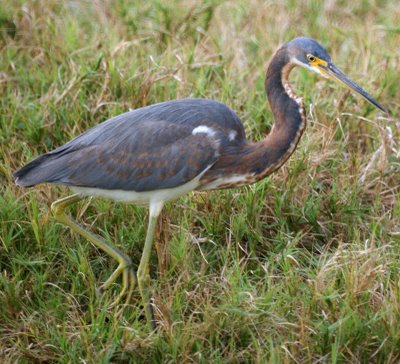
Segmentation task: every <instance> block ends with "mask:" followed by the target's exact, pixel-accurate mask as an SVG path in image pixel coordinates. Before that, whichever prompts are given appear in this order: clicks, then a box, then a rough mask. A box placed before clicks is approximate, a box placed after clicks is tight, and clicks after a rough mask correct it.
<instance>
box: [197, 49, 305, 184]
mask: <svg viewBox="0 0 400 364" xmlns="http://www.w3.org/2000/svg"><path fill="white" fill-rule="evenodd" d="M293 67H294V65H293V63H291V62H290V59H288V58H287V55H286V53H285V49H280V50H278V51H277V53H276V54H275V56H274V57H273V59H272V61H271V63H270V65H269V67H268V70H267V76H266V79H265V89H266V92H267V97H268V101H269V103H270V105H271V109H272V112H273V114H274V119H275V122H274V125H273V126H272V129H271V132H270V133H269V134H268V135H267V137H266V138H265V139H264V140H262V141H260V142H258V143H243V144H240V145H237V146H236V147H230V148H227V149H226V150H225V151H224V153H223V154H222V155H221V157H220V158H219V160H218V161H217V162H216V163H215V165H214V166H213V167H212V168H211V169H210V171H209V172H207V173H206V174H205V175H204V177H203V179H202V181H203V184H204V185H203V187H204V186H206V187H205V189H214V188H229V187H237V186H241V185H246V184H249V183H254V182H256V181H258V180H260V179H262V178H264V177H266V176H268V175H269V174H271V173H272V172H274V171H276V170H277V169H278V168H279V167H281V166H282V164H283V163H285V162H286V160H287V159H288V158H289V157H290V155H291V154H292V153H293V152H294V150H295V149H296V146H297V143H298V142H299V140H300V137H301V135H302V134H303V131H304V128H305V126H306V115H305V111H304V107H303V102H302V99H301V98H299V97H297V96H296V95H295V94H294V92H293V91H292V89H291V88H290V86H289V84H288V76H289V73H290V71H291V70H292V69H293ZM231 178H233V180H231ZM216 181H217V182H216Z"/></svg>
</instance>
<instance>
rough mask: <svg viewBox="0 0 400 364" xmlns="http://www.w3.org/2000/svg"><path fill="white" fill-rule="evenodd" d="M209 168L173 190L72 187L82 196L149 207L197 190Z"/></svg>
mask: <svg viewBox="0 0 400 364" xmlns="http://www.w3.org/2000/svg"><path fill="white" fill-rule="evenodd" d="M210 167H211V166H208V167H207V168H206V169H205V170H204V171H203V172H201V173H200V174H199V175H198V176H197V177H196V178H194V179H192V180H191V181H189V182H187V183H185V184H183V185H180V186H177V187H172V188H164V189H160V190H154V191H143V192H136V191H125V190H105V189H101V188H95V187H71V188H72V189H73V190H74V191H76V192H77V193H79V194H81V195H82V196H95V197H104V198H108V199H111V200H114V201H121V202H132V203H136V204H138V205H149V204H151V203H153V202H166V201H171V200H175V199H177V198H178V197H180V196H182V195H185V194H187V193H188V192H190V191H193V190H195V189H196V188H197V187H198V186H199V180H200V178H201V177H202V176H203V174H204V173H205V172H206V171H207V170H208V169H209V168H210Z"/></svg>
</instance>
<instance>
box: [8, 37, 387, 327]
mask: <svg viewBox="0 0 400 364" xmlns="http://www.w3.org/2000/svg"><path fill="white" fill-rule="evenodd" d="M296 66H302V67H305V68H307V69H309V70H312V71H315V72H317V73H319V74H321V75H323V76H325V77H328V78H331V79H334V80H335V81H339V82H340V83H342V84H344V85H345V86H347V87H348V88H350V89H351V90H353V91H355V92H357V93H358V94H360V95H361V96H363V97H364V98H365V99H367V100H368V101H369V102H371V103H372V104H373V105H375V106H376V107H378V108H379V109H381V110H382V111H386V110H385V108H384V107H383V106H382V105H381V104H380V103H379V102H377V101H376V100H375V99H374V98H373V97H372V96H370V95H369V94H368V93H367V92H366V91H364V90H363V89H362V88H361V87H360V86H358V85H357V84H356V83H354V82H353V81H352V80H351V79H350V78H348V77H347V76H346V75H345V74H344V73H343V72H341V71H340V70H339V69H338V68H337V67H336V66H335V65H334V64H333V63H332V61H331V59H330V57H329V55H328V54H327V52H326V51H325V50H324V48H323V47H322V46H321V45H320V44H319V43H317V42H316V41H315V40H313V39H309V38H303V37H300V38H296V39H293V40H292V41H290V42H288V43H286V44H284V45H283V46H282V47H281V48H279V49H278V50H277V51H276V53H275V55H274V56H273V58H272V61H271V63H270V65H269V67H268V70H267V75H266V79H265V89H266V93H267V97H268V101H269V103H270V105H271V109H272V112H273V115H274V119H275V122H274V125H273V127H272V129H271V132H270V133H269V134H268V135H267V137H266V138H265V139H264V140H262V141H260V142H249V141H247V140H246V135H245V131H244V128H243V125H242V123H241V121H240V119H239V117H238V116H237V115H236V114H235V113H234V112H233V111H232V110H231V109H229V108H228V107H227V106H226V105H224V104H221V103H219V102H216V101H212V100H207V99H183V100H173V101H167V102H162V103H159V104H155V105H151V106H147V107H143V108H140V109H136V110H132V111H129V112H127V113H124V114H122V115H119V116H116V117H114V118H112V119H110V120H107V121H105V122H103V123H101V124H99V125H97V126H96V127H94V128H92V129H90V130H88V131H86V132H85V133H83V134H81V135H79V136H78V137H76V138H75V139H73V140H72V141H70V142H68V143H67V144H65V145H63V146H61V147H59V148H57V149H55V150H53V151H51V152H48V153H46V154H43V155H41V156H39V157H38V158H36V159H35V160H33V161H32V162H30V163H28V164H27V165H25V166H24V167H22V168H21V169H20V170H18V171H17V172H15V174H14V176H15V178H16V184H17V185H19V186H24V187H30V186H34V185H37V184H39V183H52V184H59V185H67V186H69V187H71V188H72V189H73V190H75V192H76V194H74V195H71V196H69V197H66V198H63V199H61V200H58V201H55V202H53V204H52V206H51V207H52V211H53V213H54V217H55V219H56V220H58V221H59V222H61V223H63V224H65V225H67V226H69V227H70V228H71V229H72V230H73V231H75V232H77V233H78V234H81V235H82V236H84V237H85V238H87V239H88V240H89V241H91V242H92V243H93V244H94V245H96V246H97V247H99V248H100V249H102V250H104V251H105V252H106V253H107V254H109V255H110V256H111V257H113V258H114V259H115V260H117V261H118V263H119V265H118V267H117V269H116V270H115V271H114V273H113V274H112V275H111V276H110V277H109V278H108V279H107V281H106V282H105V283H103V284H102V285H101V288H103V289H107V288H109V287H110V285H111V284H112V283H113V282H115V280H116V279H117V278H118V277H119V276H120V275H122V290H121V293H120V294H119V296H118V298H117V300H116V301H117V302H118V301H119V300H120V299H121V297H123V295H124V294H126V295H127V299H128V300H129V299H130V296H131V294H132V290H133V288H134V286H135V285H136V277H137V283H138V286H139V291H140V294H141V296H142V299H143V304H144V307H145V313H146V318H147V320H148V322H149V323H150V325H151V327H152V328H154V327H155V322H154V319H153V314H152V308H151V303H150V299H151V291H150V276H149V266H148V263H149V257H150V251H151V247H152V243H153V235H154V230H155V226H156V221H157V217H158V215H159V214H160V212H161V210H162V208H163V205H164V203H165V202H166V201H170V200H174V199H176V198H177V197H179V196H182V195H183V194H186V193H188V192H190V191H193V190H213V189H222V188H230V187H238V186H243V185H247V184H250V183H254V182H257V181H259V180H260V179H262V178H264V177H266V176H268V175H269V174H271V173H272V172H274V171H276V170H277V169H278V168H279V167H281V166H282V165H283V164H284V163H285V161H286V160H287V159H288V158H289V156H290V155H291V154H292V153H293V151H294V150H295V148H296V146H297V143H298V142H299V140H300V137H301V135H302V134H303V131H304V129H305V127H306V114H305V109H304V105H303V100H302V99H301V98H300V97H297V96H296V95H295V94H294V92H293V91H292V89H291V87H290V85H289V83H288V77H289V73H290V72H291V70H292V69H293V68H294V67H296ZM85 196H99V197H106V198H110V199H113V200H117V201H128V202H133V203H139V204H145V205H147V206H149V209H150V216H149V223H148V228H147V235H146V240H145V244H144V250H143V255H142V257H141V260H140V264H139V268H138V270H137V276H136V273H135V271H134V269H133V267H132V261H131V259H130V258H129V257H128V256H127V255H126V254H124V253H123V252H122V251H120V250H119V249H117V248H116V247H114V246H112V245H110V244H109V243H107V242H106V241H105V240H103V239H102V238H100V237H99V236H96V235H94V234H92V233H90V232H89V231H87V230H85V229H84V228H83V227H82V226H80V225H79V224H78V223H77V222H76V221H75V220H73V219H72V218H71V217H70V216H69V215H67V214H66V212H65V208H66V207H67V206H68V205H70V204H72V203H74V202H77V201H79V200H81V199H82V198H84V197H85Z"/></svg>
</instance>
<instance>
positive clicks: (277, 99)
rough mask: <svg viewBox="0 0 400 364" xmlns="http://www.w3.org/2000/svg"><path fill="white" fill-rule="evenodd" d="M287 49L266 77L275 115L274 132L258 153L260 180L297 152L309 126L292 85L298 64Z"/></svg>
mask: <svg viewBox="0 0 400 364" xmlns="http://www.w3.org/2000/svg"><path fill="white" fill-rule="evenodd" d="M287 57H288V56H287V54H286V52H285V51H284V49H282V48H281V49H280V50H278V51H277V52H276V54H275V56H274V57H273V59H272V61H271V63H270V65H269V67H268V70H267V75H266V78H265V90H266V93H267V97H268V101H269V104H270V106H271V110H272V113H273V115H274V124H273V126H272V129H271V132H270V133H269V134H268V135H267V137H266V138H265V139H264V140H262V141H261V142H259V143H256V144H255V150H259V151H261V155H259V157H260V158H259V160H258V162H257V163H256V164H255V165H254V167H256V168H255V173H256V175H257V179H261V178H264V177H265V176H267V175H268V174H270V173H272V172H273V171H275V170H277V169H278V168H279V167H281V166H282V164H283V163H285V162H286V160H287V159H288V158H289V157H290V155H291V154H292V153H293V152H294V150H295V149H296V146H297V143H298V142H299V140H300V138H301V136H302V134H303V131H304V129H305V127H306V115H305V110H304V106H303V100H302V98H300V97H298V96H297V95H295V93H294V92H293V90H292V89H291V87H290V85H289V83H288V77H289V73H290V71H291V70H292V69H293V68H294V64H293V63H291V62H290V59H288V58H287Z"/></svg>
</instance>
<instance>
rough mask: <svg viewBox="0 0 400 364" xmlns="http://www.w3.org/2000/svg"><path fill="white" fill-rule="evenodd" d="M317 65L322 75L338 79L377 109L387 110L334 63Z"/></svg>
mask: <svg viewBox="0 0 400 364" xmlns="http://www.w3.org/2000/svg"><path fill="white" fill-rule="evenodd" d="M317 67H318V69H319V70H320V71H321V73H322V74H323V75H324V76H326V77H328V78H331V79H333V80H335V81H339V82H340V83H341V84H343V85H344V86H345V87H347V88H349V89H350V90H352V91H355V92H357V93H358V94H360V95H361V96H362V97H364V98H365V99H367V100H368V101H369V102H370V103H371V104H373V105H374V106H376V107H377V108H378V109H381V110H382V111H384V112H386V113H387V112H388V111H387V109H386V108H385V107H383V106H382V105H381V104H380V103H379V102H378V101H376V100H375V99H374V98H373V97H372V96H371V95H370V94H369V93H368V92H366V91H364V90H363V89H362V88H361V87H360V86H358V85H357V84H356V83H355V82H354V81H352V80H351V79H350V78H349V77H348V76H347V75H346V74H345V73H343V72H342V71H341V70H340V69H339V68H337V67H336V66H335V65H334V64H332V63H329V64H327V65H326V66H324V65H321V64H319V65H318V66H317Z"/></svg>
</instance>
